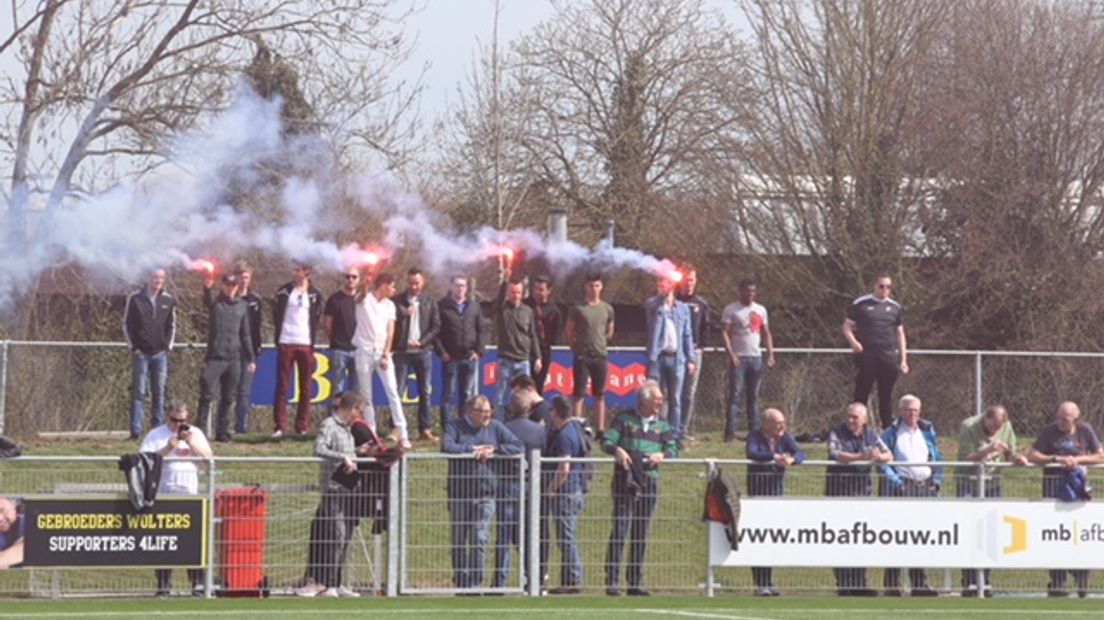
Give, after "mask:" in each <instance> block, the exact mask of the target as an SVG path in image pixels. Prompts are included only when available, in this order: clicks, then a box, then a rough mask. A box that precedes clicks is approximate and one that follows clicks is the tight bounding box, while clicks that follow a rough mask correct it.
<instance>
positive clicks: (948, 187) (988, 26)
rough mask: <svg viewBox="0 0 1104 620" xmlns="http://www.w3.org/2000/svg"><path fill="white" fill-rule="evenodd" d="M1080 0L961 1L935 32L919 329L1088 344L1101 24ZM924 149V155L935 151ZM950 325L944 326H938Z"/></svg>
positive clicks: (997, 342) (966, 337) (1100, 219)
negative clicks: (932, 196)
mask: <svg viewBox="0 0 1104 620" xmlns="http://www.w3.org/2000/svg"><path fill="white" fill-rule="evenodd" d="M1097 11H1098V10H1097V9H1095V8H1094V7H1093V6H1092V4H1088V3H1075V2H1057V3H1054V2H1037V1H1034V0H1015V1H1011V2H1000V3H991V2H980V1H977V2H964V3H959V4H957V5H956V6H955V7H954V9H953V13H952V15H953V19H951V20H949V22H948V27H947V28H946V29H945V30H944V32H943V33H942V36H941V38H940V46H939V53H938V54H937V55H936V61H935V63H933V66H932V71H931V73H930V76H931V79H930V80H929V81H928V83H927V85H926V88H925V99H924V105H927V106H930V107H931V108H932V109H933V110H935V111H936V113H935V114H934V115H933V116H932V117H931V122H930V123H929V124H928V125H927V126H925V127H923V131H921V132H920V135H921V136H923V137H924V140H923V148H924V150H925V151H927V152H929V153H931V154H932V156H931V157H930V158H929V159H930V160H931V161H933V163H935V164H936V168H935V170H936V171H937V173H938V177H939V178H940V179H942V183H941V186H942V188H941V191H940V193H939V195H938V199H937V200H935V201H933V203H932V206H931V208H930V209H929V210H927V211H926V213H925V217H924V218H923V220H922V223H923V225H924V228H923V237H924V246H923V247H924V253H925V254H927V255H931V256H938V257H940V260H939V261H938V262H937V263H935V265H936V266H937V268H935V269H931V270H929V273H928V274H927V278H926V279H927V280H928V281H930V282H931V283H932V286H930V287H928V292H929V300H928V304H929V312H930V313H931V315H932V316H933V318H935V319H936V320H935V321H933V323H934V324H933V326H932V327H933V329H935V330H940V328H941V331H942V332H943V333H941V334H940V335H941V336H942V337H943V341H944V342H948V343H950V342H957V343H960V346H961V345H965V346H970V347H979V348H1004V347H1017V348H1054V349H1061V348H1067V347H1069V348H1084V347H1089V348H1093V349H1095V348H1098V347H1099V345H1100V344H1101V338H1100V336H1099V334H1100V330H1099V317H1100V312H1101V311H1102V310H1104V296H1102V295H1101V293H1100V290H1101V285H1102V284H1104V281H1102V277H1101V276H1102V274H1101V273H1100V270H1099V266H1098V261H1099V259H1100V256H1101V249H1102V248H1104V211H1102V209H1101V207H1102V206H1104V205H1102V202H1104V201H1102V187H1104V185H1102V183H1104V143H1102V142H1101V135H1102V133H1104V48H1102V47H1101V45H1100V41H1101V39H1102V37H1104V22H1101V21H1100V20H1099V19H1094V17H1095V15H1094V13H1096V12H1097ZM936 155H937V156H936ZM952 326H953V327H952Z"/></svg>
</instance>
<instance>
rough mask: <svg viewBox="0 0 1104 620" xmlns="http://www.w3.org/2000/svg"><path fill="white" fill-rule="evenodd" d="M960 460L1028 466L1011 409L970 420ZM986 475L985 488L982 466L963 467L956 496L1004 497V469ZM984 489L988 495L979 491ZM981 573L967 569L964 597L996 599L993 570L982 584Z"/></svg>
mask: <svg viewBox="0 0 1104 620" xmlns="http://www.w3.org/2000/svg"><path fill="white" fill-rule="evenodd" d="M958 460H960V461H973V462H975V463H998V462H1006V463H1007V462H1012V463H1015V464H1016V465H1026V464H1027V459H1026V458H1025V457H1024V456H1023V455H1021V454H1016V431H1014V430H1012V423H1011V422H1009V421H1008V410H1007V409H1005V408H1004V406H1003V405H991V406H990V407H989V408H987V409H986V410H985V412H984V413H981V414H978V415H976V416H973V417H970V418H966V420H965V421H964V422H963V423H962V429H961V430H960V431H959V432H958ZM980 471H983V472H984V474H985V485H984V489H981V488H979V487H980V486H981V485H979V484H978V474H979V466H968V467H960V468H959V470H958V476H957V477H956V480H955V482H956V484H955V496H957V497H979V496H984V497H1003V496H1004V492H1003V491H1002V490H1001V480H1000V470H999V469H997V468H995V467H989V466H987V467H984V468H980ZM982 490H984V493H979V491H982ZM977 577H978V571H977V570H972V569H963V571H962V588H963V589H962V596H964V597H966V598H973V597H977V596H982V595H984V596H992V595H993V593H992V590H991V589H990V585H989V584H990V581H989V569H985V570H984V571H982V582H981V583H980V584H979V583H978V579H977Z"/></svg>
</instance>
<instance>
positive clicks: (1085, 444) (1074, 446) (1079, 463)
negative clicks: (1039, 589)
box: [1027, 401, 1104, 598]
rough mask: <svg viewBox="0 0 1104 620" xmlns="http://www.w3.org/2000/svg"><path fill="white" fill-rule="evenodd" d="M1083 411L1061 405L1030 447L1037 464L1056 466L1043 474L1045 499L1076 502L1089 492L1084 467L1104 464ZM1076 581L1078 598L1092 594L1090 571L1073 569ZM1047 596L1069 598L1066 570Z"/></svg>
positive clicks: (1055, 573)
mask: <svg viewBox="0 0 1104 620" xmlns="http://www.w3.org/2000/svg"><path fill="white" fill-rule="evenodd" d="M1080 417H1081V408H1080V407H1078V406H1077V403H1073V402H1068V401H1067V402H1064V403H1062V404H1061V405H1059V406H1058V413H1057V414H1056V415H1055V416H1054V422H1053V423H1051V424H1048V425H1047V426H1045V427H1043V430H1042V431H1040V432H1039V436H1038V437H1037V438H1036V439H1035V445H1033V446H1031V451H1030V452H1028V454H1027V458H1028V460H1030V461H1031V462H1032V463H1035V464H1037V465H1053V466H1055V467H1048V468H1047V469H1046V470H1045V471H1044V472H1043V497H1053V498H1057V499H1062V500H1066V501H1069V500H1073V499H1074V498H1076V497H1077V496H1079V495H1083V494H1082V493H1078V490H1079V489H1078V486H1081V487H1082V488H1081V489H1080V491H1086V490H1087V489H1085V488H1084V487H1085V486H1087V478H1085V475H1084V470H1083V466H1085V465H1099V464H1101V463H1104V449H1102V448H1101V446H1100V440H1099V439H1097V436H1096V432H1095V431H1094V430H1093V428H1092V427H1091V426H1089V425H1088V423H1086V422H1081V421H1080V420H1079V419H1078V418H1080ZM1069 572H1070V573H1071V574H1073V578H1074V579H1075V580H1077V596H1080V597H1081V598H1084V597H1086V596H1088V594H1089V571H1087V570H1071V571H1069ZM1047 596H1050V597H1055V598H1057V597H1063V596H1069V591H1067V590H1066V571H1064V570H1052V571H1050V584H1048V585H1047Z"/></svg>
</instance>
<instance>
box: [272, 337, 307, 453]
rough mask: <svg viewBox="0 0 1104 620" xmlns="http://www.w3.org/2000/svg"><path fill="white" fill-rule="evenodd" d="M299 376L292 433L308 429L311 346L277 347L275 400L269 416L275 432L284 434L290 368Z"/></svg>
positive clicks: (291, 345) (289, 385)
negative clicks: (297, 397)
mask: <svg viewBox="0 0 1104 620" xmlns="http://www.w3.org/2000/svg"><path fill="white" fill-rule="evenodd" d="M293 366H295V367H296V369H297V370H298V376H299V403H298V406H297V408H296V410H295V432H296V433H299V434H303V433H305V432H307V428H308V427H309V426H310V421H311V419H310V413H311V411H310V401H311V375H312V374H314V347H312V346H311V345H309V344H304V345H297V344H282V345H280V346H278V347H276V397H275V400H273V405H272V417H273V418H275V419H274V420H273V422H274V423H275V426H276V430H278V431H283V432H287V409H288V396H287V395H288V389H289V388H290V387H291V369H292V367H293Z"/></svg>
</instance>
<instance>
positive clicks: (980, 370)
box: [0, 341, 1104, 436]
mask: <svg viewBox="0 0 1104 620" xmlns="http://www.w3.org/2000/svg"><path fill="white" fill-rule="evenodd" d="M622 350H632V349H622ZM203 355H204V350H203V347H202V346H201V345H179V346H177V347H176V348H175V349H174V350H173V352H172V354H171V356H170V362H169V378H168V385H167V387H166V394H167V395H168V396H169V397H170V398H172V397H175V398H181V399H184V400H185V402H188V403H191V402H192V401H193V399H195V400H198V392H199V375H200V373H201V371H202V368H203ZM776 358H777V365H776V366H775V367H774V368H770V369H768V370H767V371H766V373H765V376H764V380H763V384H762V389H761V398H760V406H761V407H778V408H780V409H782V411H784V412H786V414H787V417H788V419H789V421H790V424H791V427H792V428H793V429H794V432H795V433H798V434H801V433H809V434H814V435H815V434H818V433H823V432H824V431H825V430H826V429H827V428H828V427H829V426H830V425H831V421H832V420H833V419H835V417H836V416H838V413H839V412H840V411H841V410H842V408H843V406H844V405H845V404H846V403H847V402H849V401H850V399H851V392H852V388H853V380H854V367H853V365H852V358H851V354H850V352H849V351H847V350H844V349H796V348H785V349H778V350H777V352H776ZM909 363H910V367H911V371H910V372H909V374H907V375H902V376H900V377H899V379H898V381H897V384H896V387H895V388H894V394H895V395H896V396H898V397H899V396H901V395H903V394H905V393H913V394H916V395H917V396H919V397H920V398H921V399H922V400H923V401H924V412H923V413H924V417H925V418H928V419H931V420H933V421H934V422H935V423H936V425H937V427H938V428H939V429H941V431H942V433H943V434H948V433H953V432H956V431H957V428H958V424H959V422H960V421H961V420H962V419H963V418H965V417H967V416H969V415H973V414H974V413H976V412H978V411H980V410H981V408H982V407H983V406H984V405H986V404H991V403H996V402H1001V403H1003V404H1005V405H1006V406H1007V407H1008V410H1009V412H1010V413H1011V418H1012V422H1013V424H1014V425H1015V427H1016V431H1017V432H1018V433H1020V434H1022V435H1027V436H1033V435H1034V434H1035V433H1036V432H1037V430H1038V429H1039V428H1041V427H1042V426H1043V425H1045V424H1046V423H1047V422H1049V421H1050V419H1051V416H1052V415H1053V412H1054V410H1055V408H1056V406H1057V404H1058V403H1059V402H1061V401H1063V400H1074V401H1077V402H1079V403H1081V406H1082V415H1083V419H1085V420H1087V421H1088V422H1090V423H1092V424H1094V426H1097V427H1099V426H1100V424H1101V423H1102V422H1104V408H1102V407H1101V406H1100V405H1099V404H1098V403H1101V402H1104V354H1095V353H1057V352H1037V353H1033V352H996V351H926V350H917V351H912V352H910V354H909ZM702 373H703V374H702V376H701V379H700V381H699V385H698V391H697V398H696V404H695V407H694V412H693V416H692V420H691V429H690V430H691V433H692V434H696V435H705V436H709V435H715V436H719V435H720V434H721V433H722V432H723V428H724V419H725V412H726V410H727V406H728V402H727V391H728V387H727V386H728V380H727V373H728V359H727V356H726V354H725V352H724V351H723V350H722V349H716V348H714V349H708V350H707V351H706V353H705V360H704V363H703V366H702ZM480 376H482V374H481V375H480ZM130 382H131V362H130V353H129V351H128V350H127V349H126V347H125V345H123V344H122V343H104V342H98V343H77V342H55V343H50V342H19V341H4V342H0V388H2V389H0V432H5V433H8V434H10V435H15V436H32V435H35V434H37V433H42V432H67V431H109V430H116V431H118V430H123V429H126V428H127V420H128V419H129V411H130ZM871 400H872V401H874V400H876V399H875V398H873V397H872V398H871ZM316 409H319V411H318V412H316V415H321V414H322V413H324V412H322V411H321V409H320V408H317V407H316ZM407 414H408V416H407V417H408V419H410V420H413V419H415V418H414V417H412V416H413V415H414V408H413V407H412V406H408V407H407ZM147 415H148V407H147ZM270 415H271V409H270V408H269V407H256V406H254V407H251V416H252V417H251V420H250V427H251V428H269V422H268V420H269V419H270ZM872 419H875V420H876V419H877V415H876V413H874V415H872ZM739 424H740V426H739V428H740V429H741V430H742V429H745V428H746V424H747V420H746V419H745V416H744V415H743V414H741V416H740V422H739Z"/></svg>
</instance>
